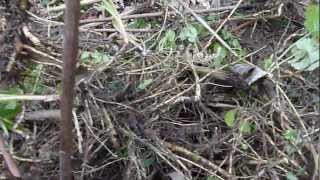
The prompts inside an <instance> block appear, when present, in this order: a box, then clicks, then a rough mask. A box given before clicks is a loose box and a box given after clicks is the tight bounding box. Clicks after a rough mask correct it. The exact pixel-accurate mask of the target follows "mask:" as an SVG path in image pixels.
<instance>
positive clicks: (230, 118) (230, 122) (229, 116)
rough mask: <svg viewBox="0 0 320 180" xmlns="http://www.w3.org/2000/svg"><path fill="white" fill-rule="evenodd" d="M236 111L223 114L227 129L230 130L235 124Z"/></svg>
mask: <svg viewBox="0 0 320 180" xmlns="http://www.w3.org/2000/svg"><path fill="white" fill-rule="evenodd" d="M236 114H237V110H235V109H233V110H229V111H227V112H226V113H225V114H224V122H225V123H226V124H227V126H228V127H230V128H232V127H233V126H234V124H235V120H236Z"/></svg>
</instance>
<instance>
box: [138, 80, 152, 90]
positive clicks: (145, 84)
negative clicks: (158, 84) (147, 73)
mask: <svg viewBox="0 0 320 180" xmlns="http://www.w3.org/2000/svg"><path fill="white" fill-rule="evenodd" d="M152 81H153V80H152V79H145V80H143V81H142V82H141V83H140V84H139V86H138V87H137V89H138V90H144V89H146V88H147V87H148V86H149V85H150V84H151V83H152Z"/></svg>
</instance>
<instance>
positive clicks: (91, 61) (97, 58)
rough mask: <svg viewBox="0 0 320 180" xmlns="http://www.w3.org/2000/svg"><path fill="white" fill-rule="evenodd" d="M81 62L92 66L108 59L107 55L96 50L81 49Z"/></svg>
mask: <svg viewBox="0 0 320 180" xmlns="http://www.w3.org/2000/svg"><path fill="white" fill-rule="evenodd" d="M80 60H81V63H83V64H84V65H87V66H94V65H98V64H100V63H103V62H106V61H108V60H110V57H109V55H107V54H105V53H103V52H99V51H97V50H95V51H93V52H90V51H83V52H82V53H81V56H80Z"/></svg>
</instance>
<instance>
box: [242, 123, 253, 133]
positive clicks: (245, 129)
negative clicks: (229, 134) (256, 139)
mask: <svg viewBox="0 0 320 180" xmlns="http://www.w3.org/2000/svg"><path fill="white" fill-rule="evenodd" d="M239 130H240V132H242V133H245V134H250V133H251V132H252V131H253V124H252V123H250V122H248V121H244V122H241V123H240V128H239Z"/></svg>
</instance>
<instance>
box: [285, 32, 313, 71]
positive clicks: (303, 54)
mask: <svg viewBox="0 0 320 180" xmlns="http://www.w3.org/2000/svg"><path fill="white" fill-rule="evenodd" d="M291 54H292V55H293V56H294V58H292V59H290V60H289V61H288V63H289V64H290V65H291V66H292V67H293V68H295V69H297V70H304V71H313V70H314V69H316V68H318V67H319V44H318V43H317V42H316V40H315V39H312V38H301V39H299V40H298V41H297V42H296V43H295V47H294V48H292V50H291Z"/></svg>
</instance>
